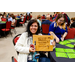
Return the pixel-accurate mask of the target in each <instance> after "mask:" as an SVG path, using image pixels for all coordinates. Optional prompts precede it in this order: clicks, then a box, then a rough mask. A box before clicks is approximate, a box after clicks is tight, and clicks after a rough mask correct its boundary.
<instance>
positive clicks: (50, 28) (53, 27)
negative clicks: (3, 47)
mask: <svg viewBox="0 0 75 75" xmlns="http://www.w3.org/2000/svg"><path fill="white" fill-rule="evenodd" d="M54 24H56V23H55V22H52V23H51V24H50V26H49V32H51V31H52V32H54V30H55V26H54ZM49 35H50V34H49Z"/></svg>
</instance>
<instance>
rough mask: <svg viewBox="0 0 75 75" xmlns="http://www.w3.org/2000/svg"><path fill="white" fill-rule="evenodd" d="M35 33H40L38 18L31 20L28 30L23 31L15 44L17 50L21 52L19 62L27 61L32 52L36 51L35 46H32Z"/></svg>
mask: <svg viewBox="0 0 75 75" xmlns="http://www.w3.org/2000/svg"><path fill="white" fill-rule="evenodd" d="M33 35H40V26H39V23H38V22H37V20H36V19H32V20H30V21H29V23H28V25H27V31H26V32H24V33H22V35H21V36H20V38H19V40H18V41H17V43H16V45H15V50H16V51H18V52H19V55H18V62H27V58H28V55H29V53H30V52H33V53H35V48H31V47H30V44H31V39H30V38H31V37H32V36H33Z"/></svg>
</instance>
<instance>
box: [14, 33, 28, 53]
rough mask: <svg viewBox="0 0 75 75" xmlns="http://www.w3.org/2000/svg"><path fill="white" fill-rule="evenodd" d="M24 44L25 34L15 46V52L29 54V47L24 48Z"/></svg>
mask: <svg viewBox="0 0 75 75" xmlns="http://www.w3.org/2000/svg"><path fill="white" fill-rule="evenodd" d="M25 42H26V36H25V33H23V34H22V35H21V36H20V38H19V40H18V41H17V43H16V45H15V50H16V51H18V52H20V53H29V47H25V45H26V44H25Z"/></svg>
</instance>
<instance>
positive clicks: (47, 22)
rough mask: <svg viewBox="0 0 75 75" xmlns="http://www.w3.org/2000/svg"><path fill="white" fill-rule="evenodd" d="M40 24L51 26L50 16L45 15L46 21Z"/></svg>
mask: <svg viewBox="0 0 75 75" xmlns="http://www.w3.org/2000/svg"><path fill="white" fill-rule="evenodd" d="M42 24H49V25H50V24H51V21H50V15H47V16H46V20H45V21H43V22H42Z"/></svg>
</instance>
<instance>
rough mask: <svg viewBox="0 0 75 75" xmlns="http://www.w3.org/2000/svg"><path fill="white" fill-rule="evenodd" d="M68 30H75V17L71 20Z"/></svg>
mask: <svg viewBox="0 0 75 75" xmlns="http://www.w3.org/2000/svg"><path fill="white" fill-rule="evenodd" d="M70 28H75V17H73V18H71V25H70Z"/></svg>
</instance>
